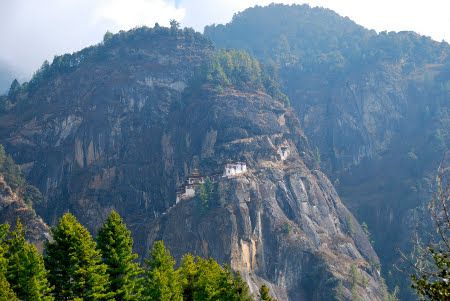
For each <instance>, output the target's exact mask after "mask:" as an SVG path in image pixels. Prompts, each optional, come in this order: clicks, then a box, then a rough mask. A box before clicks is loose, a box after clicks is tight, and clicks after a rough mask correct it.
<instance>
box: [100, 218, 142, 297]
mask: <svg viewBox="0 0 450 301" xmlns="http://www.w3.org/2000/svg"><path fill="white" fill-rule="evenodd" d="M97 241H98V248H99V250H100V253H101V255H102V260H103V262H104V263H105V264H106V265H107V269H106V272H107V274H108V275H109V279H110V281H111V285H110V286H108V288H107V291H108V292H111V293H112V294H113V295H112V297H114V299H115V300H116V301H119V300H140V298H141V291H142V285H141V279H140V276H141V275H142V274H143V270H142V269H141V268H140V267H139V264H138V263H134V260H135V259H136V258H137V254H133V252H132V246H133V239H132V238H131V233H130V231H129V230H128V229H127V227H126V225H125V224H124V223H123V220H122V218H121V217H120V216H119V214H118V213H117V212H115V211H113V212H111V214H110V216H109V217H108V218H107V219H106V221H105V222H104V224H103V227H102V228H100V229H99V231H98V236H97Z"/></svg>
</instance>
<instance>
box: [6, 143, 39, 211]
mask: <svg viewBox="0 0 450 301" xmlns="http://www.w3.org/2000/svg"><path fill="white" fill-rule="evenodd" d="M1 177H3V179H4V180H5V182H6V183H7V184H8V185H9V186H10V187H11V189H12V190H13V192H14V193H16V194H17V195H18V196H20V197H21V198H22V199H23V200H24V201H25V202H26V203H27V204H28V206H29V207H31V206H32V204H33V203H35V202H39V201H41V200H42V194H41V192H40V191H39V190H38V189H37V188H36V187H34V186H32V185H29V184H27V182H26V180H25V179H24V178H23V176H22V172H21V171H20V167H19V166H17V165H16V164H15V162H14V160H13V158H12V157H11V156H10V155H7V154H6V152H5V149H4V148H3V145H1V144H0V178H1Z"/></svg>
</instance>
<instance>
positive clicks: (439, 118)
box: [283, 62, 450, 298]
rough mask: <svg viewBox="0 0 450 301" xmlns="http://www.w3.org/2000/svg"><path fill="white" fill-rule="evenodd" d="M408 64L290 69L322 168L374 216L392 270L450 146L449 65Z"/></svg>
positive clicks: (362, 214) (351, 204) (294, 98)
mask: <svg viewBox="0 0 450 301" xmlns="http://www.w3.org/2000/svg"><path fill="white" fill-rule="evenodd" d="M406 69H407V68H405V66H404V64H403V63H401V62H396V63H393V62H384V63H380V64H377V65H368V66H363V67H361V68H359V69H357V70H356V71H354V72H349V73H348V74H345V75H343V76H342V78H326V77H324V76H322V75H317V74H308V76H297V75H296V74H294V73H290V72H285V73H283V79H284V83H285V85H286V87H287V89H288V90H289V92H288V94H289V96H290V99H291V103H292V106H293V107H294V108H295V111H296V113H297V114H298V116H299V119H300V122H301V124H302V128H303V129H304V131H305V134H306V135H307V137H308V138H309V139H310V142H311V144H312V145H314V146H315V147H317V148H318V150H319V152H320V154H321V160H322V163H321V167H322V168H323V170H324V172H325V173H326V174H327V175H328V177H329V178H330V179H332V181H333V182H334V183H335V184H338V185H336V186H337V189H338V191H339V194H340V196H341V197H342V199H343V201H344V203H345V204H346V206H347V207H348V208H349V209H350V210H351V211H352V212H353V213H354V214H355V216H357V218H358V220H359V221H360V222H363V221H365V222H367V224H368V226H369V229H370V232H371V233H372V238H373V239H374V241H375V248H376V250H377V253H378V255H379V256H380V258H381V259H382V263H383V266H384V267H385V269H384V272H386V273H387V272H388V271H389V270H390V269H391V270H392V271H393V272H395V268H393V267H392V264H394V263H398V261H399V259H400V256H399V253H398V251H397V250H398V248H399V247H400V248H402V249H407V245H408V243H409V240H410V237H411V236H412V235H413V232H414V230H415V228H416V227H417V224H418V223H419V222H420V219H421V217H422V216H423V215H424V212H425V211H426V210H424V208H426V205H427V203H428V201H429V200H430V199H431V195H432V194H433V193H434V192H435V191H436V189H437V187H436V182H435V176H436V171H437V169H438V165H439V162H440V161H441V160H442V156H443V153H444V152H445V151H446V150H448V147H449V140H448V134H447V133H448V128H449V127H450V124H449V118H448V103H449V102H448V100H449V99H450V90H448V89H446V88H442V87H443V86H442V85H443V84H442V83H445V82H447V81H448V78H449V76H450V73H449V71H448V68H447V69H446V68H445V67H444V66H443V65H442V64H423V65H421V66H417V68H416V69H415V70H413V71H411V70H406ZM427 77H429V78H428V79H427ZM399 278H401V279H403V278H404V277H403V275H399ZM405 282H406V281H405ZM388 283H389V281H388ZM389 284H390V285H392V286H395V285H397V283H395V282H394V281H393V282H392V283H389ZM408 286H409V285H408V284H407V283H405V285H404V287H405V288H404V289H403V290H402V291H404V292H407V290H408ZM405 298H406V296H405Z"/></svg>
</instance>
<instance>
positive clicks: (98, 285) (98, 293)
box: [45, 213, 110, 300]
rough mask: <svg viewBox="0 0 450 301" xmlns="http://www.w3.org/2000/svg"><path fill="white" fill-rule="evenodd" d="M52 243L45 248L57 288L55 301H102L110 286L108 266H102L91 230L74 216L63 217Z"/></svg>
mask: <svg viewBox="0 0 450 301" xmlns="http://www.w3.org/2000/svg"><path fill="white" fill-rule="evenodd" d="M52 234H53V242H49V243H47V245H46V251H47V257H46V258H45V266H46V268H47V269H48V270H49V275H48V279H49V281H50V283H51V284H52V285H53V286H54V290H53V293H54V296H55V299H56V300H72V299H77V298H79V299H83V300H103V299H108V298H110V294H107V293H106V287H107V286H108V285H109V280H108V275H107V274H106V268H107V266H106V265H105V264H103V263H101V256H100V251H97V250H96V243H95V242H94V241H93V240H92V237H91V235H90V233H89V232H88V230H87V229H86V228H85V227H83V226H82V225H80V224H79V223H78V221H77V220H76V218H75V216H73V215H72V214H70V213H66V214H64V216H63V217H62V218H61V219H60V220H59V223H58V225H57V226H56V227H55V228H53V229H52Z"/></svg>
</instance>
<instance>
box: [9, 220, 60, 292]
mask: <svg viewBox="0 0 450 301" xmlns="http://www.w3.org/2000/svg"><path fill="white" fill-rule="evenodd" d="M25 232H26V230H25V229H24V228H23V227H22V224H21V222H20V220H19V219H17V225H16V229H15V230H14V231H13V232H10V233H9V239H8V240H6V249H7V252H6V254H5V259H6V260H7V262H8V264H7V269H6V279H7V280H8V282H9V285H10V287H11V288H12V290H13V291H14V293H15V295H16V296H17V298H19V299H20V300H36V301H40V300H43V301H51V300H53V299H54V298H53V297H52V296H50V295H49V294H50V292H51V288H50V285H49V283H48V280H47V274H48V273H47V271H46V270H45V269H44V258H43V256H42V255H41V254H38V251H37V249H36V247H35V246H34V245H33V244H29V243H28V242H26V241H25Z"/></svg>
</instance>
